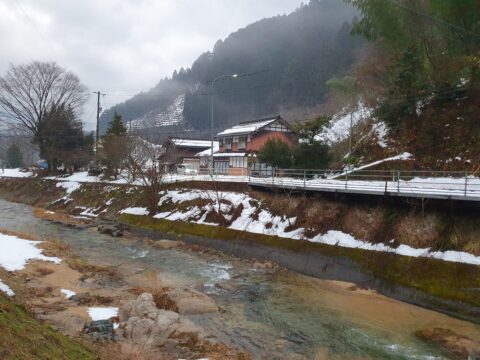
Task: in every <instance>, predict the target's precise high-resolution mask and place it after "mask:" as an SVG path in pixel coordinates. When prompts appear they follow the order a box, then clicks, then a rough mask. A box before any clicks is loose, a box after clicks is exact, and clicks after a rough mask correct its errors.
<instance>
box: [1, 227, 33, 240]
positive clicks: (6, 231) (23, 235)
mask: <svg viewBox="0 0 480 360" xmlns="http://www.w3.org/2000/svg"><path fill="white" fill-rule="evenodd" d="M0 233H2V234H4V235H10V236H16V237H18V238H20V239H24V240H33V241H39V236H38V235H35V234H32V233H27V232H20V231H12V230H9V229H5V228H0Z"/></svg>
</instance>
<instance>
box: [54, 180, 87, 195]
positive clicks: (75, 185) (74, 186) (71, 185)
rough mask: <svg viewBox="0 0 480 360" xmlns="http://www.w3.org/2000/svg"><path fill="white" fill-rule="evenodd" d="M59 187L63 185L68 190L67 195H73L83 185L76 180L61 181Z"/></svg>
mask: <svg viewBox="0 0 480 360" xmlns="http://www.w3.org/2000/svg"><path fill="white" fill-rule="evenodd" d="M56 186H57V188H58V187H61V188H64V189H65V190H66V195H67V196H68V195H71V194H72V193H73V192H74V191H77V190H78V189H80V187H81V186H82V185H81V184H80V183H79V182H76V181H59V182H57V185H56Z"/></svg>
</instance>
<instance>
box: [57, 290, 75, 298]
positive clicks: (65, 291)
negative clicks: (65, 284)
mask: <svg viewBox="0 0 480 360" xmlns="http://www.w3.org/2000/svg"><path fill="white" fill-rule="evenodd" d="M60 292H61V293H62V294H63V295H65V297H66V298H67V299H70V298H71V297H72V296H75V295H77V293H76V292H75V291H72V290H67V289H60Z"/></svg>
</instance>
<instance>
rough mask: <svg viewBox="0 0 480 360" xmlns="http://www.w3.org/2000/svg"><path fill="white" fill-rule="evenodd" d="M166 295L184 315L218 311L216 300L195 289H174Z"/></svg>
mask: <svg viewBox="0 0 480 360" xmlns="http://www.w3.org/2000/svg"><path fill="white" fill-rule="evenodd" d="M165 296H166V297H167V298H168V300H169V301H170V302H172V303H174V304H175V305H176V308H175V310H176V311H177V312H178V313H179V314H182V315H196V314H207V313H214V312H217V311H218V306H217V304H216V303H215V300H213V299H212V298H211V297H209V296H207V295H205V294H203V293H201V292H198V291H195V290H193V289H188V288H187V289H172V290H168V291H167V292H166V293H165Z"/></svg>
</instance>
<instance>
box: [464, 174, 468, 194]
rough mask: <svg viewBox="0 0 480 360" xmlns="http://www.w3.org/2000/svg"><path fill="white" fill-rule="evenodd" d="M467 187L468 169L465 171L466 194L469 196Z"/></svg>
mask: <svg viewBox="0 0 480 360" xmlns="http://www.w3.org/2000/svg"><path fill="white" fill-rule="evenodd" d="M467 187H468V171H465V191H464V196H465V197H466V196H467Z"/></svg>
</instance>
